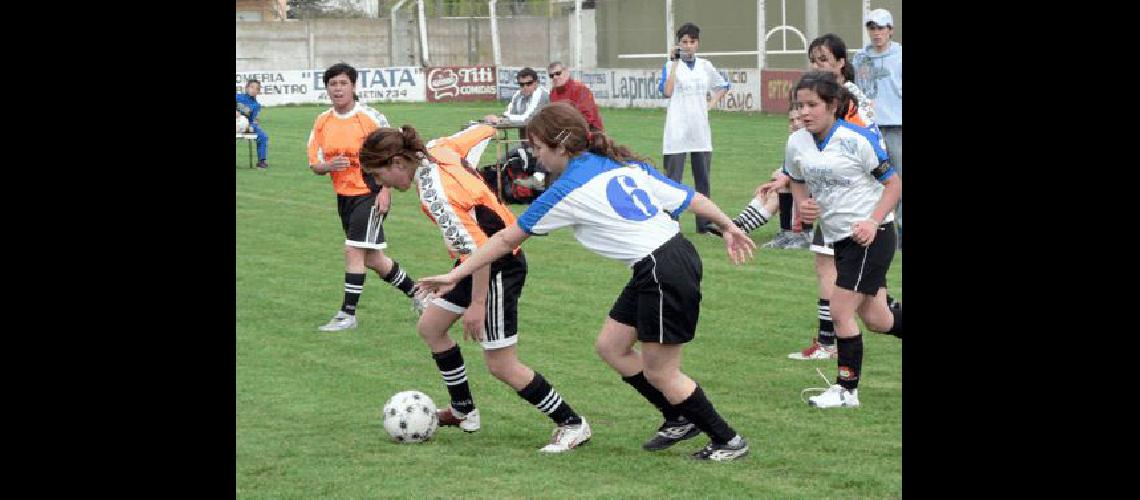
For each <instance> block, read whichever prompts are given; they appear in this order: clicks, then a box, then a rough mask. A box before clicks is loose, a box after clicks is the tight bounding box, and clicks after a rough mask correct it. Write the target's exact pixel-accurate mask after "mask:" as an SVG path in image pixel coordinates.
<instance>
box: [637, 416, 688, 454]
mask: <svg viewBox="0 0 1140 500" xmlns="http://www.w3.org/2000/svg"><path fill="white" fill-rule="evenodd" d="M700 433H701V430H700V429H698V428H697V424H694V423H692V422H689V421H688V420H687V419H685V417H681V419H680V420H666V421H665V423H663V424H661V427H658V428H657V434H654V435H653V437H652V438H650V439H649V441H646V442H645V444H643V445H641V448H642V449H644V450H646V451H660V450H664V449H665V448H668V447H670V446H673V445H675V444H677V443H679V442H681V441H684V440H686V439H689V438H691V437H693V436H696V435H697V434H700Z"/></svg>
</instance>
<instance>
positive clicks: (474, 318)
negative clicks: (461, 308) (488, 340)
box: [463, 300, 487, 342]
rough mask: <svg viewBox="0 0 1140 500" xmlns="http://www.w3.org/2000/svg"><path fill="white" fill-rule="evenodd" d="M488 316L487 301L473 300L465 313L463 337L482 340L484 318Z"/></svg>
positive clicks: (477, 340)
mask: <svg viewBox="0 0 1140 500" xmlns="http://www.w3.org/2000/svg"><path fill="white" fill-rule="evenodd" d="M486 316H487V303H486V302H485V301H480V302H476V301H474V300H472V301H471V304H469V305H468V306H467V311H466V312H464V313H463V338H464V339H471V340H474V341H476V342H482V341H483V338H484V335H483V320H484V319H485V317H486Z"/></svg>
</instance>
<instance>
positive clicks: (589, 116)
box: [550, 70, 605, 131]
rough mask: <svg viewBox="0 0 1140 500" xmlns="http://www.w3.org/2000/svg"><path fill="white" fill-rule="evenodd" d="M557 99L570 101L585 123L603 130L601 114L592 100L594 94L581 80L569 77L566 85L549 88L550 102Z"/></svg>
mask: <svg viewBox="0 0 1140 500" xmlns="http://www.w3.org/2000/svg"><path fill="white" fill-rule="evenodd" d="M563 71H565V70H563ZM558 101H570V103H571V104H573V105H574V107H575V108H578V111H579V112H581V113H582V116H584V117H586V123H589V124H590V126H591V127H593V128H595V129H598V130H602V131H604V130H605V128H604V127H603V126H602V115H601V113H598V105H597V103H595V102H594V94H593V93H592V92H590V88H589V87H587V86H586V85H585V84H583V83H582V82H579V81H578V80H575V79H573V78H571V79H569V80H567V81H566V85H563V86H561V87H554V88H553V89H550V102H558Z"/></svg>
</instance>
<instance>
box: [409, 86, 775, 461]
mask: <svg viewBox="0 0 1140 500" xmlns="http://www.w3.org/2000/svg"><path fill="white" fill-rule="evenodd" d="M527 134H528V135H529V137H530V140H531V144H533V145H534V147H535V153H536V155H537V156H538V159H539V161H540V162H542V164H543V165H545V166H546V167H547V168H548V169H549V170H550V171H551V172H554V173H560V174H561V176H560V177H559V178H558V180H557V181H555V182H554V183H553V184H552V185H551V186H550V188H549V189H547V190H546V192H545V193H543V194H542V196H539V197H538V199H537V200H535V201H534V202H533V203H532V204H531V206H530V208H528V209H527V211H526V212H525V213H523V215H522V216H520V217H519V219H518V222H517V223H516V224H513V225H511V226H509V227H507V228H506V229H504V230H502V231H499V232H498V233H497V234H496V235H495V236H494V237H492V238H491V240H490V241H488V242H487V243H486V244H484V245H482V246H481V247H480V248H479V250H477V251H476V252H475V253H474V254H473V255H471V256H470V257H468V259H467V260H466V261H465V262H464V263H463V264H462V265H460V266H459V267H456V268H455V269H452V270H451V272H449V273H448V274H446V275H442V276H432V277H428V278H423V279H422V280H420V282H419V286H420V287H421V288H422V289H425V290H429V291H439V292H446V291H447V290H450V289H452V288H453V287H455V286H456V285H457V284H458V283H461V282H462V280H464V279H466V277H467V276H469V275H471V274H472V273H473V272H476V271H478V270H479V269H481V268H483V267H484V266H486V265H488V264H491V263H493V262H494V261H496V260H497V259H499V258H501V256H503V255H506V254H508V253H509V252H511V251H512V249H514V248H516V247H518V246H519V244H521V243H522V242H523V241H524V240H526V239H527V238H528V237H530V236H531V235H544V234H547V233H549V232H551V231H554V230H556V229H558V228H562V227H572V228H573V229H574V236H575V238H577V239H578V241H579V242H580V243H582V245H583V246H585V247H586V248H588V249H590V250H592V251H594V252H595V253H598V254H600V255H602V256H604V257H609V258H612V259H616V260H620V261H622V262H624V263H625V264H626V265H628V266H630V267H631V268H632V270H633V276H632V277H631V278H630V280H629V282H628V283H627V284H626V286H625V288H624V289H623V290H622V292H621V293H620V295H619V296H618V298H617V300H616V301H615V303H614V304H613V307H612V308H611V309H610V312H609V317H608V318H606V321H605V324H604V325H603V327H602V331H601V333H600V334H599V336H598V339H597V342H596V348H597V351H598V353H599V354H600V355H601V357H602V359H603V360H605V361H606V363H607V364H609V365H610V366H611V367H612V368H613V369H614V370H615V371H617V372H618V373H619V374H620V375H621V376H622V380H623V381H625V382H626V383H628V384H630V385H631V386H633V387H634V388H635V389H636V390H637V391H638V392H639V393H640V394H641V395H642V396H643V397H645V399H647V400H648V401H649V402H650V403H652V404H653V405H654V406H656V407H657V409H658V410H659V411H660V412H661V415H662V416H663V417H664V420H665V422H664V424H662V425H661V426H660V427H659V428H658V431H657V433H656V434H655V435H654V436H653V437H652V438H651V439H650V440H649V441H648V442H646V443H645V444H644V445H643V446H642V447H643V448H644V449H646V450H649V451H656V450H662V449H665V448H668V447H670V446H672V445H673V444H676V443H677V442H679V441H681V440H684V439H688V438H692V437H694V436H696V435H697V434H699V433H701V432H705V433H706V434H708V435H709V437H710V438H711V442H710V443H709V444H708V445H707V446H705V447H704V448H703V449H701V450H698V451H697V452H695V453H693V454H692V455H691V456H692V457H693V458H696V459H699V460H716V461H726V460H733V459H736V458H739V457H742V456H745V455H746V454H747V453H748V442H747V441H745V439H744V438H743V437H742V436H740V435H739V434H737V433H736V431H735V430H733V428H732V427H731V426H729V425H728V422H726V421H725V420H724V419H723V418H722V417H721V416H720V414H718V413H717V411H716V409H715V408H714V407H713V405H712V403H711V402H709V400H708V398H707V397H706V395H705V393H704V391H703V390H702V389H701V387H700V386H698V385H697V383H696V382H695V381H694V380H693V379H691V378H689V377H688V376H687V375H685V374H684V373H682V372H681V349H682V347H683V346H684V344H685V343H687V342H689V341H691V340H693V336H694V335H695V333H696V327H697V318H698V315H699V313H700V302H701V290H700V283H701V277H702V272H703V270H702V266H701V259H700V256H699V255H697V251H696V249H695V248H693V245H692V243H690V242H689V241H688V240H686V239H685V238H684V237H683V236H682V235H681V231H680V225H679V224H678V223H677V217H678V216H679V215H680V214H681V212H682V211H684V210H685V209H686V208H691V209H692V210H693V211H694V212H695V213H697V214H698V215H700V216H702V217H705V218H708V219H709V220H711V221H713V223H715V224H717V225H718V226H719V227H720V228H721V230H722V231H724V240H725V247H726V250H727V251H728V254H729V258H730V259H731V260H732V261H733V262H734V263H741V262H743V261H744V260H745V259H746V258H748V257H751V255H752V249H754V248H755V247H756V245H755V243H752V240H750V239H749V238H748V236H746V235H745V234H744V233H743V232H742V231H741V230H740V229H739V228H737V227H736V226H735V225H733V223H732V221H731V220H729V218H728V216H726V215H724V213H723V212H721V211H720V209H719V208H717V206H716V205H715V204H713V203H712V202H711V201H710V200H709V199H708V198H705V197H704V196H703V195H701V194H700V193H695V192H694V191H693V189H692V188H690V187H688V186H684V185H681V184H678V183H676V182H674V181H672V180H670V179H668V178H667V177H665V176H663V175H661V173H660V172H658V171H657V170H656V169H654V168H653V167H651V166H649V165H647V164H646V163H645V161H644V160H642V159H641V158H639V157H637V156H636V155H634V154H633V153H632V152H631V151H630V150H629V149H628V148H627V147H625V146H619V145H616V144H614V142H613V140H612V139H610V138H608V137H606V135H605V134H604V133H602V132H597V131H593V132H591V131H590V129H589V126H588V124H587V122H586V119H585V118H584V117H583V116H582V114H581V113H580V112H578V110H576V109H575V108H574V107H573V106H571V105H569V104H567V103H561V102H556V103H552V104H550V105H547V106H545V107H543V108H542V109H540V110H539V111H538V113H536V114H535V116H534V117H532V118H531V119H530V121H528V122H527ZM636 342H641V352H638V351H637V350H634V349H633V346H634V344H635V343H636Z"/></svg>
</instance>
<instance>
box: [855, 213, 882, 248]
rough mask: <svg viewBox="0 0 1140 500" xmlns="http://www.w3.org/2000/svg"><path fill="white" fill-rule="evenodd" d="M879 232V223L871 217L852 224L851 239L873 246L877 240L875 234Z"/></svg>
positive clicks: (866, 245)
mask: <svg viewBox="0 0 1140 500" xmlns="http://www.w3.org/2000/svg"><path fill="white" fill-rule="evenodd" d="M878 232H879V223H878V222H875V221H873V220H870V219H864V220H861V221H859V222H856V223H855V225H854V226H852V230H851V239H852V240H854V241H855V243H858V244H860V245H863V246H865V247H869V246H871V243H872V242H874V241H875V234H876V233H878Z"/></svg>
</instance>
